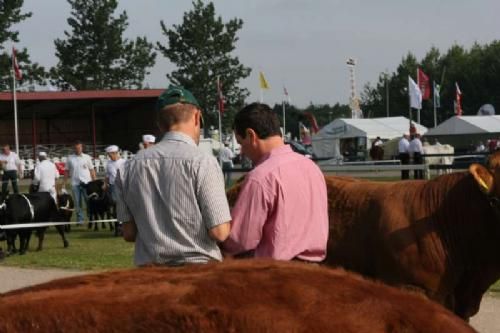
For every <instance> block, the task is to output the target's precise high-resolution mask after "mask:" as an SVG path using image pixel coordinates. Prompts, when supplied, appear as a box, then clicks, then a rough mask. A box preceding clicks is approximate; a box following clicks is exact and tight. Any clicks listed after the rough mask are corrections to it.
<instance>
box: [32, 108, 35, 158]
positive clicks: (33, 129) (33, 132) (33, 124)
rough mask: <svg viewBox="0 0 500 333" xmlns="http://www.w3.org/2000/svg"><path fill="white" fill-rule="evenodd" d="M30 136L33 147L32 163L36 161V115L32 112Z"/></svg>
mask: <svg viewBox="0 0 500 333" xmlns="http://www.w3.org/2000/svg"><path fill="white" fill-rule="evenodd" d="M31 135H32V140H31V141H32V145H33V161H34V160H36V114H35V111H33V117H32V118H31Z"/></svg>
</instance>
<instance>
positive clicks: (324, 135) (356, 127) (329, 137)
mask: <svg viewBox="0 0 500 333" xmlns="http://www.w3.org/2000/svg"><path fill="white" fill-rule="evenodd" d="M414 124H415V126H416V128H417V132H418V133H420V134H424V133H425V132H427V128H426V127H424V126H422V125H420V124H416V123H414ZM409 125H410V120H409V119H408V118H405V117H385V118H364V119H352V118H339V119H335V120H334V121H332V122H331V123H329V124H328V125H326V126H325V127H323V128H322V129H321V130H320V131H319V132H318V133H316V134H315V135H314V136H313V137H312V146H313V151H314V154H315V155H316V156H317V157H334V158H338V157H340V156H339V155H340V148H339V144H340V140H342V139H347V138H366V140H367V141H371V140H373V139H375V138H376V137H380V138H381V139H382V140H390V139H393V138H396V137H401V136H402V135H403V133H408V132H409V127H410V126H409ZM367 143H368V142H367Z"/></svg>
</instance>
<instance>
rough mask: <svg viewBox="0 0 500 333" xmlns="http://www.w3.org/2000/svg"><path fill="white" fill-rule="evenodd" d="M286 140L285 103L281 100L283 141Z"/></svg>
mask: <svg viewBox="0 0 500 333" xmlns="http://www.w3.org/2000/svg"><path fill="white" fill-rule="evenodd" d="M285 138H286V126H285V101H284V100H283V141H285Z"/></svg>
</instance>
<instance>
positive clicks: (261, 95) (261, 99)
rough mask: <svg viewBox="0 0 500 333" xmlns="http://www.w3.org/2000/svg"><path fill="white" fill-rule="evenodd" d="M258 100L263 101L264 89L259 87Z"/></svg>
mask: <svg viewBox="0 0 500 333" xmlns="http://www.w3.org/2000/svg"><path fill="white" fill-rule="evenodd" d="M260 102H261V103H264V89H262V88H260Z"/></svg>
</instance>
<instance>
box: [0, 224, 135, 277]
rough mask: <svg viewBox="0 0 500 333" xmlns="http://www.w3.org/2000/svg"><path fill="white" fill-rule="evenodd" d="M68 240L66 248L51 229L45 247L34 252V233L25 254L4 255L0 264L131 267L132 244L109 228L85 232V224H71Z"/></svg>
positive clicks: (48, 231)
mask: <svg viewBox="0 0 500 333" xmlns="http://www.w3.org/2000/svg"><path fill="white" fill-rule="evenodd" d="M67 239H68V241H69V247H68V248H64V247H63V244H62V240H61V237H60V236H59V234H58V233H57V232H56V231H55V229H53V228H50V229H49V230H47V233H46V235H45V241H44V249H43V250H42V251H41V252H36V251H35V250H34V249H35V248H36V246H37V244H38V239H37V238H36V237H35V235H34V234H33V236H32V237H31V241H30V250H29V251H28V252H27V253H26V254H25V255H19V254H14V255H12V256H10V257H7V258H5V259H4V260H3V261H2V262H1V263H0V265H7V266H18V267H30V268H34V267H40V268H49V267H51V268H64V269H72V270H107V269H114V268H127V267H133V262H132V259H133V249H134V246H133V244H132V243H126V242H125V241H124V240H123V239H122V238H121V237H114V236H113V232H111V231H109V229H107V230H104V231H87V229H86V227H85V228H84V227H75V226H72V231H71V232H70V233H69V234H68V235H67Z"/></svg>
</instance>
